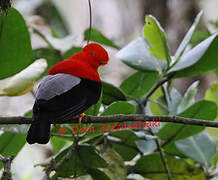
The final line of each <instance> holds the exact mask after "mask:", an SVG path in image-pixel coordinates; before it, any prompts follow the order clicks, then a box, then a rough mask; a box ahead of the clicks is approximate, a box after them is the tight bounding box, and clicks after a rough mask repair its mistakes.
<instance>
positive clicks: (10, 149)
mask: <svg viewBox="0 0 218 180" xmlns="http://www.w3.org/2000/svg"><path fill="white" fill-rule="evenodd" d="M25 137H26V135H24V134H16V133H11V132H4V133H3V134H2V135H0V142H1V144H0V154H2V155H3V156H4V157H9V156H12V155H13V156H16V155H17V154H18V153H19V151H20V150H21V149H22V148H23V146H24V144H25V143H26V138H25ZM2 166H3V164H2V163H1V161H0V169H1V168H2Z"/></svg>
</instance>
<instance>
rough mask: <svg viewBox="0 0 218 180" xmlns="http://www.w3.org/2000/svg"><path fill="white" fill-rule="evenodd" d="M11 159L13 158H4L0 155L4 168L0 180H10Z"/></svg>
mask: <svg viewBox="0 0 218 180" xmlns="http://www.w3.org/2000/svg"><path fill="white" fill-rule="evenodd" d="M13 159H14V156H10V157H9V158H6V157H4V156H2V155H1V154H0V160H1V161H2V163H3V166H4V171H3V174H2V177H1V179H0V180H12V174H11V163H12V161H13Z"/></svg>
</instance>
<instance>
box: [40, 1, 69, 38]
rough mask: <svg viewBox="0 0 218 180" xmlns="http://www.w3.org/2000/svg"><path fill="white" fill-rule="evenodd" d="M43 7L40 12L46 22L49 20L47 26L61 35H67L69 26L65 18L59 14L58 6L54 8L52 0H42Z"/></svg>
mask: <svg viewBox="0 0 218 180" xmlns="http://www.w3.org/2000/svg"><path fill="white" fill-rule="evenodd" d="M43 7H44V10H42V11H40V13H41V16H42V17H43V18H44V19H45V20H46V22H49V26H51V27H52V28H53V29H55V30H56V31H57V33H58V34H59V35H60V36H61V37H64V36H66V35H68V34H69V30H68V28H69V27H68V25H67V23H66V21H65V18H63V17H62V16H61V13H60V12H59V10H58V8H56V6H55V3H54V2H52V1H44V3H43ZM45 9H46V10H45Z"/></svg>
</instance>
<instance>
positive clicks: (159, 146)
mask: <svg viewBox="0 0 218 180" xmlns="http://www.w3.org/2000/svg"><path fill="white" fill-rule="evenodd" d="M149 132H150V134H151V135H152V136H155V134H154V133H153V132H152V130H151V128H149ZM154 141H155V143H156V145H157V149H158V151H159V153H160V158H161V161H162V162H163V166H164V169H165V171H166V173H167V176H168V180H172V174H171V172H170V170H169V167H168V165H167V159H166V158H165V154H164V152H163V150H162V148H161V145H160V142H159V140H158V139H154Z"/></svg>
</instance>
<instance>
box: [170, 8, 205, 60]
mask: <svg viewBox="0 0 218 180" xmlns="http://www.w3.org/2000/svg"><path fill="white" fill-rule="evenodd" d="M202 13H203V12H202V11H201V12H200V13H199V14H198V15H197V16H196V18H195V20H194V23H193V24H192V26H191V28H190V29H189V31H188V32H187V33H186V35H185V37H184V39H183V40H182V42H181V44H180V45H179V48H178V49H177V51H176V53H175V56H174V59H175V61H176V60H178V58H180V57H181V56H182V54H183V52H184V51H185V48H186V47H187V46H188V44H189V42H190V40H191V38H192V36H193V33H194V31H195V29H196V27H197V25H198V23H199V21H200V18H201V15H202Z"/></svg>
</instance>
